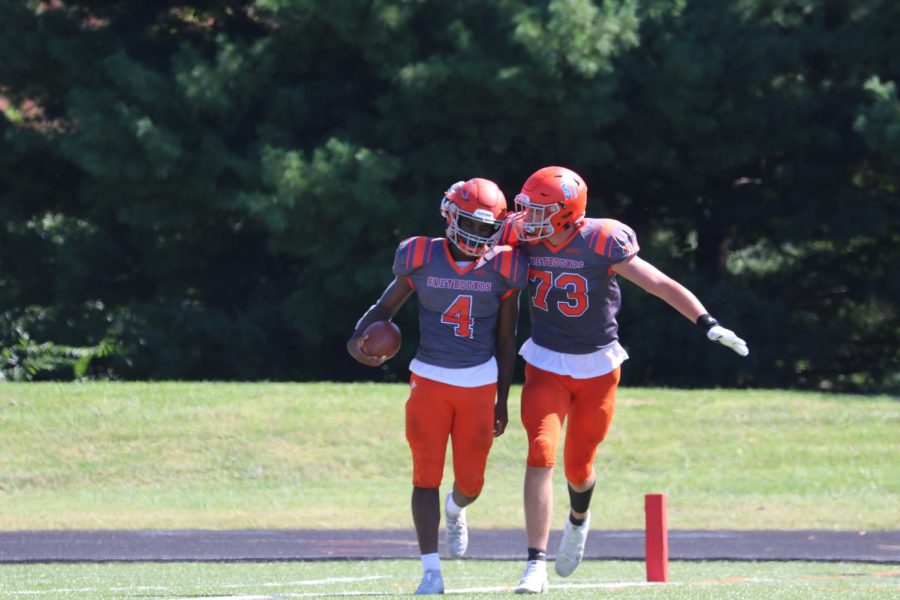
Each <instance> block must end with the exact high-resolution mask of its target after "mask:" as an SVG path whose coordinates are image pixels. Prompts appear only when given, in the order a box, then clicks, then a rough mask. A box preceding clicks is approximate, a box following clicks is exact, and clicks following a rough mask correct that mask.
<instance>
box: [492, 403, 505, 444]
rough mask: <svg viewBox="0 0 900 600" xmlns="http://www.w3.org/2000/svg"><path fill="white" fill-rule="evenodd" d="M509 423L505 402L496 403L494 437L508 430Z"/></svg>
mask: <svg viewBox="0 0 900 600" xmlns="http://www.w3.org/2000/svg"><path fill="white" fill-rule="evenodd" d="M507 423H509V415H507V411H506V405H505V404H502V405H501V404H495V405H494V437H500V436H501V435H503V432H504V431H506V424H507Z"/></svg>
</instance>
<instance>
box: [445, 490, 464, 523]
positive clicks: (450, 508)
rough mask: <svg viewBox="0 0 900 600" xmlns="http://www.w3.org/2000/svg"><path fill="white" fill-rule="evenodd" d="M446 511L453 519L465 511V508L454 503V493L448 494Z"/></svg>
mask: <svg viewBox="0 0 900 600" xmlns="http://www.w3.org/2000/svg"><path fill="white" fill-rule="evenodd" d="M444 510H445V511H446V512H447V514H448V515H450V516H451V517H458V516H459V515H460V513H461V512H462V511H463V507H462V506H459V505H458V504H457V503H456V502H454V501H453V492H450V493H449V494H447V502H446V503H444Z"/></svg>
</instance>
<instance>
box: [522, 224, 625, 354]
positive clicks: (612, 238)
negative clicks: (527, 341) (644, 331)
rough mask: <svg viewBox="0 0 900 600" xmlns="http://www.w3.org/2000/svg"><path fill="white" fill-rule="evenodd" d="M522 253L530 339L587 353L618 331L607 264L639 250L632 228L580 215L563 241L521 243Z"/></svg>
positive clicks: (614, 287) (618, 301) (617, 303)
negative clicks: (557, 243) (578, 224)
mask: <svg viewBox="0 0 900 600" xmlns="http://www.w3.org/2000/svg"><path fill="white" fill-rule="evenodd" d="M519 248H520V249H521V250H522V252H523V253H524V254H525V255H526V256H527V257H528V283H529V286H528V304H529V312H530V314H531V339H532V340H534V342H535V343H536V344H538V345H539V346H543V347H544V348H549V349H550V350H554V351H556V352H564V353H566V354H589V353H591V352H595V351H596V350H597V349H599V348H602V347H603V346H606V345H608V344H611V343H612V342H614V341H616V340H617V339H618V338H619V336H618V328H619V326H618V324H617V323H616V314H618V312H619V308H620V307H621V305H622V297H621V294H620V292H619V284H618V282H617V281H616V276H615V273H613V271H612V270H610V267H611V266H612V265H614V264H616V263H620V262H624V261H626V260H628V259H630V258H631V257H633V256H635V255H636V254H637V252H638V250H639V247H638V242H637V236H636V235H635V233H634V231H633V230H632V229H631V228H630V227H628V226H627V225H625V224H624V223H620V222H619V221H616V220H614V219H584V221H583V222H582V225H581V227H580V228H579V229H578V231H577V232H576V234H575V235H574V236H573V237H572V238H570V239H569V241H568V242H566V243H564V244H562V245H560V246H551V245H550V244H549V243H547V242H546V240H545V241H542V242H538V243H536V244H521V245H519Z"/></svg>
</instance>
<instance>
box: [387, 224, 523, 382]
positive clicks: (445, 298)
mask: <svg viewBox="0 0 900 600" xmlns="http://www.w3.org/2000/svg"><path fill="white" fill-rule="evenodd" d="M492 254H493V256H492V257H491V258H490V259H489V260H481V261H478V262H473V263H472V264H470V265H468V266H467V267H465V268H460V267H459V266H457V264H456V261H454V260H453V257H452V256H451V254H450V248H449V246H448V245H447V240H445V239H444V238H427V237H411V238H409V239H407V240H404V241H403V242H401V243H400V246H399V247H398V248H397V253H396V255H395V256H394V268H393V271H394V275H396V276H397V277H406V278H407V280H408V281H409V283H410V285H411V286H412V287H413V289H415V290H416V301H417V305H418V309H419V348H418V351H417V352H416V358H417V359H419V360H421V361H422V362H425V363H428V364H432V365H437V366H439V367H447V368H452V369H460V368H464V367H474V366H476V365H480V364H483V363H485V362H487V361H488V360H489V359H490V358H491V357H492V356H494V345H495V337H496V336H495V329H496V326H497V315H498V313H499V311H500V302H501V300H503V299H504V298H506V297H508V296H509V295H510V294H514V293H516V290H520V289H522V288H524V287H525V286H526V285H527V284H528V281H527V274H528V264H527V263H526V261H525V257H524V256H523V255H522V253H521V251H520V250H518V249H516V248H513V247H511V246H506V247H498V248H497V249H496V250H495V251H494V252H492Z"/></svg>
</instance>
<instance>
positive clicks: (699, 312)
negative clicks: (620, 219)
mask: <svg viewBox="0 0 900 600" xmlns="http://www.w3.org/2000/svg"><path fill="white" fill-rule="evenodd" d="M610 268H611V269H612V270H613V272H615V273H616V274H617V275H621V276H622V277H624V278H625V279H627V280H628V281H630V282H631V283H633V284H635V285H637V286H638V287H640V288H641V289H643V290H645V291H647V292H650V293H651V294H653V295H654V296H657V297H659V298H661V299H663V300H664V301H666V302H667V303H668V304H669V305H670V306H671V307H672V308H674V309H675V310H677V311H678V312H680V313H681V314H682V315H684V316H685V317H686V318H687V319H689V320H690V321H691V322H692V323H696V324H697V325H698V326H700V327H701V328H702V329H704V331H705V332H706V337H708V338H709V339H710V340H713V341H716V342H719V343H720V344H723V345H725V346H728V347H729V348H731V349H732V350H734V351H735V352H737V353H738V354H740V355H741V356H747V355H748V354H749V353H750V351H749V350H748V349H747V343H746V342H745V341H744V340H742V339H741V338H739V337H738V336H737V335H735V333H734V332H733V331H731V330H729V329H725V328H724V327H722V326H721V325H719V322H718V321H716V320H715V319H713V318H712V317H711V316H710V315H709V313H707V312H706V308H704V307H703V304H701V303H700V300H698V299H697V296H695V295H694V294H693V292H691V291H690V290H689V289H687V288H686V287H684V286H683V285H681V284H680V283H678V282H677V281H675V280H674V279H672V278H671V277H669V276H668V275H666V274H665V273H663V272H662V271H660V270H659V269H657V268H656V267H654V266H653V265H651V264H650V263H648V262H647V261H645V260H643V259H642V258H640V257H639V256H634V257H632V258H631V260H628V261H625V262H620V263H616V264H614V265H612V267H610Z"/></svg>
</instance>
